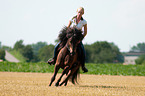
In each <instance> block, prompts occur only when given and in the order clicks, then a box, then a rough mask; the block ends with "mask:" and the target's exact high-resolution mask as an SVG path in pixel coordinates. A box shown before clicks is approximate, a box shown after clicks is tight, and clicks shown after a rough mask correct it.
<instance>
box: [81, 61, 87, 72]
mask: <svg viewBox="0 0 145 96" xmlns="http://www.w3.org/2000/svg"><path fill="white" fill-rule="evenodd" d="M81 64H82V70H83V71H84V73H85V72H88V69H87V68H86V67H85V62H81Z"/></svg>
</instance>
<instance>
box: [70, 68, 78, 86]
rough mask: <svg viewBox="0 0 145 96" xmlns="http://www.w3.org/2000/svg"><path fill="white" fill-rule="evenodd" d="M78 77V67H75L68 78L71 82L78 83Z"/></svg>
mask: <svg viewBox="0 0 145 96" xmlns="http://www.w3.org/2000/svg"><path fill="white" fill-rule="evenodd" d="M79 77H80V68H77V69H76V71H75V72H74V73H73V75H72V76H71V77H70V80H71V82H72V83H73V84H76V83H77V84H79V83H78V79H79Z"/></svg>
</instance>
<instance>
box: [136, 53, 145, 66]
mask: <svg viewBox="0 0 145 96" xmlns="http://www.w3.org/2000/svg"><path fill="white" fill-rule="evenodd" d="M135 62H136V64H139V65H141V64H145V54H144V55H141V56H139V58H138V59H136V60H135Z"/></svg>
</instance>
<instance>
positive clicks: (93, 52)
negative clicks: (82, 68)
mask: <svg viewBox="0 0 145 96" xmlns="http://www.w3.org/2000/svg"><path fill="white" fill-rule="evenodd" d="M85 50H86V62H91V63H112V62H114V61H116V62H120V61H119V58H120V57H119V56H120V55H121V53H120V51H119V48H118V47H117V46H116V45H115V44H114V43H108V42H107V41H100V42H99V41H98V42H95V43H93V44H91V45H85Z"/></svg>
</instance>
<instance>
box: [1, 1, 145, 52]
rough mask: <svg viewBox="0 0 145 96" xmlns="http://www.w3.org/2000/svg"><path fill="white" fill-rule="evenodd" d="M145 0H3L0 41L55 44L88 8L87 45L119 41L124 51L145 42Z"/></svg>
mask: <svg viewBox="0 0 145 96" xmlns="http://www.w3.org/2000/svg"><path fill="white" fill-rule="evenodd" d="M144 5H145V0H0V41H1V42H2V45H7V46H11V47H13V45H14V44H15V42H16V41H18V40H20V39H22V40H24V44H32V43H37V42H39V41H42V42H47V43H48V44H51V43H52V44H55V43H54V41H55V40H56V39H57V36H58V33H59V31H60V30H61V28H62V27H63V26H65V25H66V26H67V24H68V21H69V19H70V18H71V17H72V16H74V15H76V9H77V8H78V7H80V6H82V7H84V8H85V14H84V15H83V17H84V18H85V19H86V20H87V23H88V34H87V36H86V38H85V39H84V40H83V43H84V44H86V43H87V44H92V43H94V42H96V41H108V42H113V43H115V44H116V45H117V46H118V47H119V49H120V51H122V52H123V51H125V52H126V51H129V50H130V48H131V47H132V46H133V45H136V44H137V43H142V42H145V6H144Z"/></svg>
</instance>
